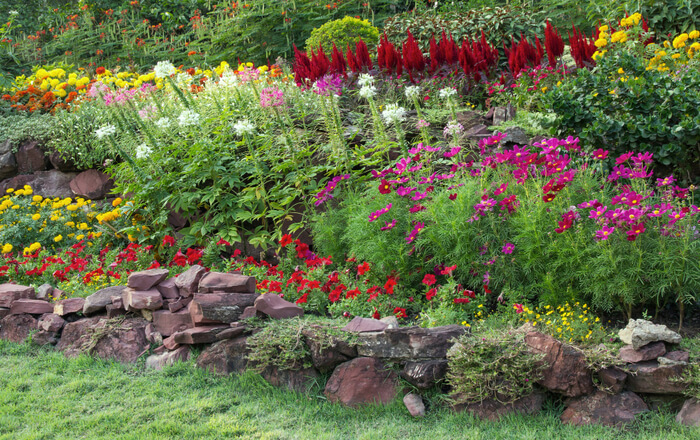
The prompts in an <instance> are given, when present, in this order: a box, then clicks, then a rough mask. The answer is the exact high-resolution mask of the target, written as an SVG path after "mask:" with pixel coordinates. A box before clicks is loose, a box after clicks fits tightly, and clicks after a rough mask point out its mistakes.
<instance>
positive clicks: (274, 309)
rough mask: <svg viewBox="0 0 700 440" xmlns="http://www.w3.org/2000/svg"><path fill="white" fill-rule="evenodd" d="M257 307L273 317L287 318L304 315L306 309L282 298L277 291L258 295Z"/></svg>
mask: <svg viewBox="0 0 700 440" xmlns="http://www.w3.org/2000/svg"><path fill="white" fill-rule="evenodd" d="M255 309H256V310H257V311H259V312H261V313H264V314H265V315H267V316H269V317H270V318H272V319H287V318H295V317H297V316H303V315H304V309H302V308H301V307H299V306H298V305H296V304H294V303H291V302H289V301H287V300H285V299H282V298H280V297H279V295H277V294H276V293H266V294H264V295H260V296H258V297H257V298H256V299H255Z"/></svg>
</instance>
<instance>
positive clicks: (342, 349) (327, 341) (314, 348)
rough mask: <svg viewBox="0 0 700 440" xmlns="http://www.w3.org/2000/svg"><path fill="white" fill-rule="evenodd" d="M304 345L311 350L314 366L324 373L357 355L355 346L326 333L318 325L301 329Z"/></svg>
mask: <svg viewBox="0 0 700 440" xmlns="http://www.w3.org/2000/svg"><path fill="white" fill-rule="evenodd" d="M301 333H302V335H303V336H304V338H305V339H306V345H308V346H309V351H311V361H312V362H313V365H314V368H316V369H317V370H318V371H320V372H322V373H325V372H328V371H332V370H333V369H334V368H335V367H336V366H338V365H340V364H342V363H343V362H347V361H349V360H350V359H352V358H355V357H357V347H356V346H354V345H350V344H348V343H347V342H345V341H344V340H342V339H340V338H337V337H335V336H329V335H326V334H325V332H324V331H323V330H322V329H321V328H320V327H313V326H312V327H311V328H307V329H304V330H302V332H301Z"/></svg>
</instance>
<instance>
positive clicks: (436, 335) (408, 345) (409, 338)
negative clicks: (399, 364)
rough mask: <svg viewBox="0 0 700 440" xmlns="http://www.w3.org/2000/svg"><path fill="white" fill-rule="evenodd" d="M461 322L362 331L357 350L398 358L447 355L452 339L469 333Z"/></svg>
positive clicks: (359, 352)
mask: <svg viewBox="0 0 700 440" xmlns="http://www.w3.org/2000/svg"><path fill="white" fill-rule="evenodd" d="M466 331H467V329H466V328H465V327H464V326H461V325H446V326H442V327H433V328H421V327H402V328H397V329H386V330H384V331H383V332H378V333H359V334H358V341H359V344H358V348H357V354H358V355H359V356H367V357H374V358H381V359H389V360H395V361H406V360H411V361H416V360H421V359H444V358H445V357H446V356H447V350H448V349H449V348H450V347H451V346H452V340H453V339H454V338H456V337H459V336H461V335H462V334H464V333H466Z"/></svg>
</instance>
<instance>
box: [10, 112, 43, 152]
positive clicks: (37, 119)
mask: <svg viewBox="0 0 700 440" xmlns="http://www.w3.org/2000/svg"><path fill="white" fill-rule="evenodd" d="M56 122H57V120H56V119H55V118H54V117H52V116H51V115H49V114H39V113H35V114H31V115H26V116H25V115H16V114H15V115H8V116H5V117H2V116H0V141H2V142H4V141H9V142H10V144H11V145H12V146H13V147H15V148H16V147H18V146H19V145H20V144H21V143H22V142H24V141H27V140H36V141H39V142H42V143H44V142H47V141H49V140H51V139H52V135H53V134H54V133H55V131H54V130H55V127H56Z"/></svg>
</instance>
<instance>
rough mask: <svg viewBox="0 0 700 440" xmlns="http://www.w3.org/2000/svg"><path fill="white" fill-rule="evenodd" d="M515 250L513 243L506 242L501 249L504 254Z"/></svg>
mask: <svg viewBox="0 0 700 440" xmlns="http://www.w3.org/2000/svg"><path fill="white" fill-rule="evenodd" d="M514 250H515V245H514V244H513V243H506V244H505V245H503V248H502V249H501V251H502V252H503V253H504V254H512V253H513V251H514Z"/></svg>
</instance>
